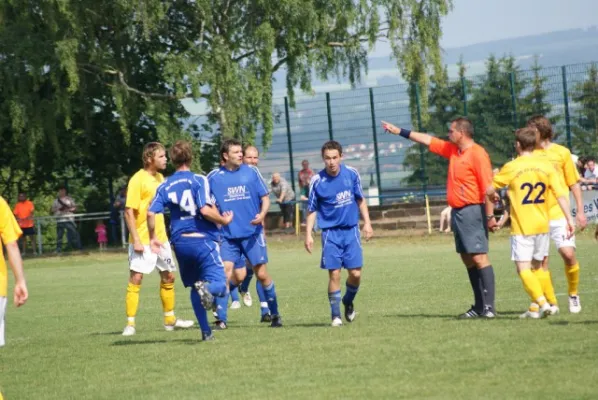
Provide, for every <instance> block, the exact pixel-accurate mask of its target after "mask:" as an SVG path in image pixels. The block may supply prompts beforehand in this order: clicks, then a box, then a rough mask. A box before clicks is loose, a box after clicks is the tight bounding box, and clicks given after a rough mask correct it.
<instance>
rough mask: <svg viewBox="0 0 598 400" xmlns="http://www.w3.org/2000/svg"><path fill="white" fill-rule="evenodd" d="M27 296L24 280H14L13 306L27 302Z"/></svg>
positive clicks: (19, 305)
mask: <svg viewBox="0 0 598 400" xmlns="http://www.w3.org/2000/svg"><path fill="white" fill-rule="evenodd" d="M28 298H29V292H28V291H27V284H26V283H25V281H22V282H16V283H15V289H14V297H13V302H14V303H15V306H17V307H21V306H22V305H23V304H25V303H26V302H27V299H28Z"/></svg>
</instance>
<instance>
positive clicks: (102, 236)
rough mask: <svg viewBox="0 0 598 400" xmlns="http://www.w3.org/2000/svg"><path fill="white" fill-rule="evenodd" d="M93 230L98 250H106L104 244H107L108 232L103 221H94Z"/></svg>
mask: <svg viewBox="0 0 598 400" xmlns="http://www.w3.org/2000/svg"><path fill="white" fill-rule="evenodd" d="M95 232H96V236H97V238H98V245H99V246H100V251H104V250H106V245H107V244H108V232H107V230H106V225H104V221H102V220H98V222H96V229H95Z"/></svg>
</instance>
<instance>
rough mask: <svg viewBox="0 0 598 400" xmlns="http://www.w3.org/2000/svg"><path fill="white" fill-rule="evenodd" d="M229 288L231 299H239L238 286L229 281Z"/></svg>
mask: <svg viewBox="0 0 598 400" xmlns="http://www.w3.org/2000/svg"><path fill="white" fill-rule="evenodd" d="M229 290H230V299H231V301H239V288H238V287H237V286H236V285H233V284H232V282H231V283H229Z"/></svg>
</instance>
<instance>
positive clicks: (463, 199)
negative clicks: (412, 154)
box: [430, 138, 492, 208]
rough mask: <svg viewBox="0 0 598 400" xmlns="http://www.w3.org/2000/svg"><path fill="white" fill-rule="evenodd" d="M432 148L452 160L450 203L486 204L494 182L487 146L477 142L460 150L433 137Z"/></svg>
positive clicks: (449, 184) (447, 189)
mask: <svg viewBox="0 0 598 400" xmlns="http://www.w3.org/2000/svg"><path fill="white" fill-rule="evenodd" d="M430 151H431V152H432V153H436V154H438V155H441V156H442V157H444V158H448V160H449V170H448V176H447V179H446V196H447V200H448V204H449V206H451V207H453V208H461V207H465V206H467V205H470V204H484V202H485V197H486V189H487V188H488V186H490V185H491V184H492V165H491V164H490V157H488V153H486V150H484V148H483V147H482V146H480V145H478V144H475V143H474V144H473V146H471V147H469V148H467V149H465V150H463V151H460V150H459V147H457V146H456V145H455V144H453V143H451V142H447V141H444V140H440V139H438V138H432V142H431V143H430Z"/></svg>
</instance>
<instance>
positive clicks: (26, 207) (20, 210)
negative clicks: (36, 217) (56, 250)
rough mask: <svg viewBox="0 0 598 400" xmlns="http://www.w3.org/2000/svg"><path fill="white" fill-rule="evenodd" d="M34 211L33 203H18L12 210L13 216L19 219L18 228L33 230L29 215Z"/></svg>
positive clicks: (26, 201) (27, 201) (28, 201)
mask: <svg viewBox="0 0 598 400" xmlns="http://www.w3.org/2000/svg"><path fill="white" fill-rule="evenodd" d="M34 210H35V207H34V206H33V203H32V202H31V201H30V200H25V201H19V202H18V203H17V204H16V205H15V209H14V210H13V213H14V215H16V217H17V218H18V219H19V226H20V227H21V228H33V219H28V218H31V214H32V213H33V211H34Z"/></svg>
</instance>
